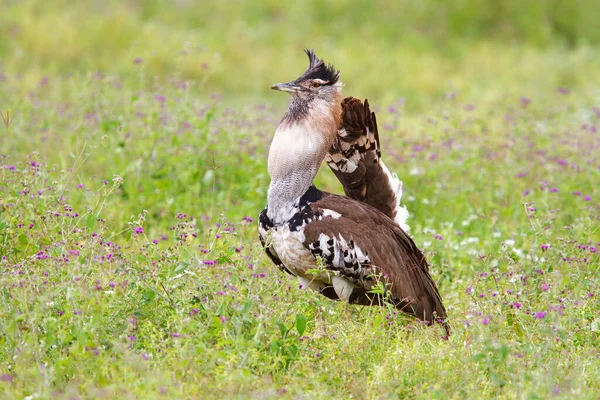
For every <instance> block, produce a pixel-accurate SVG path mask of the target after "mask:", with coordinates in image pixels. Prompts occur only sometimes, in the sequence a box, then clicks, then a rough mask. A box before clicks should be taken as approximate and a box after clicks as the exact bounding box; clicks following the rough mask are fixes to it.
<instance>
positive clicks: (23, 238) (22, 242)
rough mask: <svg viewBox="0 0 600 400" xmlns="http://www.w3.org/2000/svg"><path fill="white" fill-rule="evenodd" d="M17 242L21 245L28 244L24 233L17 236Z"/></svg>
mask: <svg viewBox="0 0 600 400" xmlns="http://www.w3.org/2000/svg"><path fill="white" fill-rule="evenodd" d="M19 242H21V244H27V243H29V239H27V236H25V234H24V233H21V234H20V235H19Z"/></svg>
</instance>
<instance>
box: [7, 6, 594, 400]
mask: <svg viewBox="0 0 600 400" xmlns="http://www.w3.org/2000/svg"><path fill="white" fill-rule="evenodd" d="M0 10H1V11H0V112H1V118H0V398H6V399H9V398H10V399H13V398H14V399H20V398H27V399H49V398H58V399H75V398H81V399H83V398H110V399H112V398H123V399H153V398H173V399H179V398H196V399H211V398H221V399H223V398H225V399H230V398H240V399H241V398H255V399H275V398H277V399H279V398H282V399H313V398H315V399H330V398H334V399H346V398H356V399H387V398H390V399H396V398H401V399H405V398H410V399H412V398H415V399H416V398H419V399H432V398H438V399H449V398H457V399H465V398H469V399H479V398H494V399H495V398H502V399H504V398H505V399H546V398H557V399H560V398H564V399H595V398H597V397H598V394H599V393H600V300H599V299H600V30H599V29H598V28H597V26H598V20H599V18H600V3H598V2H597V1H591V0H590V1H586V0H580V1H573V2H565V1H558V0H556V1H552V0H547V1H546V0H539V1H531V2H528V3H523V2H521V1H517V0H506V1H491V0H490V1H486V0H450V1H445V2H442V1H440V2H435V1H432V0H427V1H421V2H412V1H407V0H402V1H396V2H393V1H383V0H382V1H374V2H358V1H357V2H351V1H345V0H334V1H331V2H327V4H323V3H322V2H319V1H316V0H306V1H300V2H297V3H295V4H284V3H281V2H278V1H271V0H269V1H264V2H253V1H247V0H237V1H229V2H214V3H208V2H206V3H205V2H193V1H190V0H178V1H174V2H167V1H159V0H153V1H137V0H125V1H106V2H96V1H92V0H84V1H80V2H77V3H75V2H70V1H65V0H54V1H34V0H32V1H30V0H24V1H13V0H5V1H4V2H2V4H1V5H0ZM304 47H308V48H314V49H315V51H316V52H317V54H318V55H319V56H320V57H322V58H324V59H325V60H326V61H327V62H329V63H332V64H334V65H335V66H336V68H338V69H340V71H341V80H342V81H344V82H345V83H346V84H345V88H344V94H345V95H347V96H355V97H359V98H363V99H364V98H368V99H369V102H370V103H371V105H372V107H373V108H374V109H375V111H376V112H377V119H378V123H379V131H380V136H381V140H382V146H383V158H384V160H385V162H386V164H387V165H388V166H389V167H390V169H392V170H393V171H394V172H396V173H397V174H398V175H399V177H400V178H401V180H402V181H403V183H404V196H403V200H402V202H403V203H404V204H405V205H406V206H407V208H408V210H409V212H410V215H411V216H410V219H409V221H408V223H409V225H410V226H411V234H412V236H413V238H414V240H415V242H416V244H417V245H418V246H419V247H420V248H422V249H423V250H424V251H425V253H426V254H427V257H428V259H429V261H430V264H431V273H432V276H433V278H434V280H435V281H436V282H437V284H438V287H439V289H440V292H441V295H442V298H443V299H444V302H445V305H446V307H447V310H448V314H449V322H450V324H451V325H452V329H453V333H452V335H451V336H450V337H449V339H448V340H444V339H442V336H443V331H442V329H441V328H440V327H426V326H422V325H421V324H419V323H417V322H415V321H414V320H412V319H411V318H409V317H407V316H404V315H401V314H398V313H397V312H395V310H394V309H393V308H390V307H374V308H363V307H355V306H347V305H345V304H341V303H336V302H332V301H330V300H328V299H327V298H325V297H323V296H320V295H318V294H316V293H312V292H308V291H306V290H303V289H300V288H299V285H298V283H297V281H296V280H295V279H293V278H292V277H290V276H289V275H286V274H284V273H282V272H280V271H279V270H278V269H277V268H276V267H275V266H274V265H273V264H272V263H271V262H270V261H269V259H268V258H267V257H266V256H265V255H264V254H263V251H262V248H261V246H260V243H259V241H258V238H257V227H256V222H257V217H258V214H259V213H260V211H261V210H262V208H263V207H264V206H265V205H266V191H267V188H268V185H269V176H268V173H267V162H266V160H267V154H268V149H269V144H270V140H271V138H272V135H273V133H274V132H275V128H276V126H277V124H278V122H279V120H280V118H281V116H282V115H283V113H284V112H285V110H286V107H287V102H288V98H287V95H286V94H282V93H279V92H274V91H272V90H270V89H269V88H270V86H271V84H273V83H275V82H284V81H288V80H292V79H295V78H296V77H297V76H299V75H300V74H301V73H302V72H303V71H304V69H305V68H306V66H307V59H306V56H305V54H304V53H303V51H302V49H303V48H304ZM316 184H317V186H318V187H320V188H321V189H323V190H327V191H330V192H335V193H342V190H341V186H340V184H339V183H338V182H337V181H336V179H335V177H334V175H333V174H332V173H331V172H330V171H329V170H328V168H327V167H326V166H323V167H322V169H321V171H320V172H319V175H318V177H317V182H316Z"/></svg>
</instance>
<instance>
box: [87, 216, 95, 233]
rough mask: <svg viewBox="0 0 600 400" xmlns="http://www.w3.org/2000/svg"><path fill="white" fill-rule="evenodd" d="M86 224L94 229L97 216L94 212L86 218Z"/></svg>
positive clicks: (90, 228)
mask: <svg viewBox="0 0 600 400" xmlns="http://www.w3.org/2000/svg"><path fill="white" fill-rule="evenodd" d="M85 226H87V227H88V229H89V230H92V229H94V226H96V216H95V215H94V214H93V213H92V214H90V215H88V216H87V218H86V219H85Z"/></svg>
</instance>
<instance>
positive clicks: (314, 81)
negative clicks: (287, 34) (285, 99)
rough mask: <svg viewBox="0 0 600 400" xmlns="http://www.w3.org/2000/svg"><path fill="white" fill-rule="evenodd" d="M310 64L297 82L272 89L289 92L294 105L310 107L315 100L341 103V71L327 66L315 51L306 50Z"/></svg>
mask: <svg viewBox="0 0 600 400" xmlns="http://www.w3.org/2000/svg"><path fill="white" fill-rule="evenodd" d="M304 52H305V53H306V55H307V56H308V60H309V64H308V68H307V69H306V71H304V73H303V74H302V75H301V76H300V77H299V78H298V79H296V80H293V81H291V82H286V83H276V84H274V85H273V86H271V89H274V90H280V91H282V92H288V93H290V94H291V96H292V103H294V102H300V103H303V105H305V106H308V105H310V103H312V102H313V101H315V100H321V101H324V102H327V103H336V102H339V101H340V95H341V90H342V83H341V82H340V81H339V78H340V71H336V70H335V68H334V67H333V65H331V64H329V65H326V64H325V62H324V61H323V60H320V59H319V58H318V57H317V56H316V54H315V52H314V51H313V50H308V49H305V50H304Z"/></svg>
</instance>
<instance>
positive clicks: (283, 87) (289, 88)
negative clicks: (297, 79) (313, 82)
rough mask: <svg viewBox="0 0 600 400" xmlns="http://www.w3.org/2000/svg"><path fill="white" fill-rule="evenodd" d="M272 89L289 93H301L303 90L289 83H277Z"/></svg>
mask: <svg viewBox="0 0 600 400" xmlns="http://www.w3.org/2000/svg"><path fill="white" fill-rule="evenodd" d="M271 89H273V90H280V91H282V92H288V93H298V92H299V91H301V90H302V89H303V87H302V86H298V85H296V84H295V83H294V82H287V83H276V84H274V85H273V86H271Z"/></svg>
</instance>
